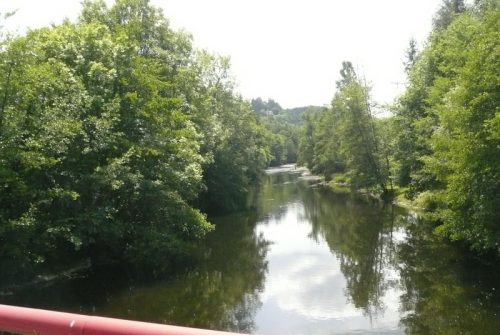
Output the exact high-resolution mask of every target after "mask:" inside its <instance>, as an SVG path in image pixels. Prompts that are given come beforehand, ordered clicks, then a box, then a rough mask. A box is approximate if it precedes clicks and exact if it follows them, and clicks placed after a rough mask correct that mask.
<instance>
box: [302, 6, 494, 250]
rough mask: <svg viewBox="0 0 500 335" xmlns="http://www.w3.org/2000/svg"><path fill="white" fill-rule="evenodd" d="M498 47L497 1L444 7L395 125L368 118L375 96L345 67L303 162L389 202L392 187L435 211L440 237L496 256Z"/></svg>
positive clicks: (307, 135)
mask: <svg viewBox="0 0 500 335" xmlns="http://www.w3.org/2000/svg"><path fill="white" fill-rule="evenodd" d="M499 40H500V9H499V5H498V2H497V1H489V0H484V1H476V2H475V4H474V5H473V6H470V7H468V6H466V5H465V4H464V2H463V1H460V0H445V1H443V5H442V7H441V8H440V10H439V11H438V13H437V14H436V17H435V19H434V29H433V31H432V33H431V35H430V37H429V40H428V42H427V44H426V45H425V48H424V49H423V50H422V51H421V52H418V51H417V50H416V44H415V41H411V42H410V47H409V49H408V53H407V60H406V62H405V68H406V70H407V73H408V81H409V83H408V87H407V89H406V91H405V92H404V94H403V95H402V96H401V97H400V98H399V99H398V101H397V103H396V104H395V105H394V106H392V110H393V112H394V116H393V117H390V118H386V119H374V118H372V117H371V115H370V114H371V113H370V102H369V99H368V88H367V87H366V85H364V84H363V82H361V81H360V80H359V79H357V77H356V75H355V74H350V73H351V72H352V73H353V71H352V66H350V65H349V63H344V64H343V69H342V71H341V75H342V79H341V81H340V82H339V83H338V84H337V93H336V94H335V97H334V99H333V101H332V106H331V107H330V108H327V109H324V110H323V111H321V112H316V113H311V114H309V115H306V116H305V122H306V124H305V126H304V128H303V130H302V135H301V142H300V150H299V160H300V161H301V162H302V163H304V164H306V165H307V166H308V167H310V168H311V169H312V170H313V171H315V172H318V173H322V174H324V175H325V176H327V177H328V178H330V177H333V178H334V181H337V182H343V183H349V184H350V185H351V186H352V187H353V188H355V189H359V188H368V189H372V190H377V189H378V190H379V191H381V193H382V194H390V193H391V192H387V189H388V187H387V184H389V185H390V184H391V183H392V182H394V183H395V184H396V186H397V187H398V191H399V192H401V193H404V195H405V197H406V198H407V199H410V200H413V201H414V202H415V203H416V204H418V205H420V206H423V207H426V209H430V210H433V217H434V219H435V220H436V222H437V223H438V228H437V229H436V231H437V232H438V233H440V234H442V235H444V236H447V237H449V238H450V239H452V240H461V241H464V242H466V244H468V245H469V246H470V247H472V248H473V249H475V250H492V249H493V250H499V249H500V225H499V224H500V207H499V206H498V200H499V199H500V131H499V129H500V122H499V120H500V109H499V108H500V107H499V106H500V76H499V72H498V69H499V68H500V45H499V43H498V41H499ZM349 78H354V79H352V80H349ZM349 82H351V84H349ZM390 188H391V187H389V189H390Z"/></svg>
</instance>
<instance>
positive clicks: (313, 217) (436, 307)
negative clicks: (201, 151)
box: [0, 171, 500, 335]
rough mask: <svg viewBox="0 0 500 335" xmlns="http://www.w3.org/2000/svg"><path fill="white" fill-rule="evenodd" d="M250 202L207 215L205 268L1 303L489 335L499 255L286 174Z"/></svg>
mask: <svg viewBox="0 0 500 335" xmlns="http://www.w3.org/2000/svg"><path fill="white" fill-rule="evenodd" d="M251 201H252V202H251V208H252V210H251V211H247V212H243V213H238V214H234V215H230V216H225V217H222V218H215V219H213V220H214V222H215V223H216V225H217V229H216V231H215V232H214V233H212V234H211V235H210V236H209V237H208V239H207V240H206V241H205V242H204V244H203V245H200V249H201V250H203V251H204V254H205V257H204V261H203V262H202V263H201V264H199V265H198V266H196V267H195V268H192V269H191V270H190V271H186V272H185V273H184V274H181V275H179V276H178V277H176V278H169V279H164V280H161V281H157V280H156V281H155V280H150V281H147V280H136V279H134V280H130V279H127V278H125V279H124V278H121V277H120V276H119V275H117V274H114V275H113V274H111V276H108V275H104V274H99V275H95V276H89V277H88V278H80V279H77V280H73V281H68V282H67V283H65V284H64V285H62V284H59V283H58V285H57V286H53V287H36V288H29V289H25V290H21V291H16V292H14V294H11V295H4V296H1V295H0V302H3V303H10V304H20V305H27V306H35V307H45V308H53V309H60V310H67V311H80V312H85V313H93V314H98V315H108V316H116V317H122V318H129V319H137V320H144V321H155V322H163V323H169V324H178V325H185V326H195V327H202V328H211V329H220V330H232V331H240V332H245V333H255V334H267V335H271V334H272V335H280V334H312V335H314V334H318V335H319V334H361V333H362V334H497V333H498V330H499V329H500V295H499V293H498V291H499V290H500V287H498V286H499V284H500V271H498V270H499V269H500V267H499V266H498V260H494V259H491V260H489V261H485V260H484V258H481V259H482V260H481V261H480V259H479V258H477V259H475V258H471V256H469V258H468V257H467V256H466V255H467V254H466V253H463V252H461V251H460V250H459V249H457V248H456V247H452V246H449V245H447V244H445V243H443V242H441V241H437V240H436V239H435V238H434V237H433V235H432V234H431V233H430V229H431V228H432V227H430V226H429V224H426V223H424V222H421V220H420V219H419V218H418V216H416V215H414V214H411V213H409V212H408V211H406V210H403V209H398V208H396V207H392V206H383V205H382V204H380V203H378V202H377V201H373V200H371V199H370V198H360V197H353V196H350V195H346V194H334V193H332V192H329V191H328V190H326V189H322V188H321V187H312V186H311V184H310V182H309V181H307V180H301V179H300V178H299V175H298V174H297V173H294V171H292V173H287V172H286V171H282V172H281V173H275V174H272V175H269V176H268V179H267V181H266V183H264V184H263V185H262V187H261V188H260V189H259V191H258V192H256V193H255V194H254V195H253V196H252V199H251ZM488 262H489V263H488Z"/></svg>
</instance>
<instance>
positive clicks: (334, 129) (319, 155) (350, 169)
mask: <svg viewBox="0 0 500 335" xmlns="http://www.w3.org/2000/svg"><path fill="white" fill-rule="evenodd" d="M340 74H341V79H340V80H339V81H338V82H337V93H336V94H335V96H334V98H333V100H332V105H331V107H330V108H324V109H323V110H321V111H319V112H316V113H309V114H307V115H306V116H305V122H306V125H305V127H304V130H303V134H302V136H303V137H302V141H301V149H300V156H299V162H301V163H303V164H305V165H307V166H308V167H309V168H310V169H311V170H312V171H313V172H315V173H321V174H323V175H325V177H327V179H329V178H330V177H332V175H334V174H336V173H337V174H338V173H343V174H344V177H346V178H347V179H348V180H349V182H350V183H351V184H352V186H353V187H354V188H357V189H358V188H364V187H370V186H375V185H376V186H378V187H379V188H380V191H381V192H382V194H383V195H384V196H386V195H387V194H388V193H389V189H388V187H387V180H388V171H387V166H386V164H385V161H384V160H383V158H384V157H383V155H382V153H383V150H381V149H380V143H379V142H380V138H379V136H377V129H376V128H377V127H376V120H375V118H374V117H373V116H372V111H371V102H370V98H369V88H368V87H367V86H366V85H365V84H364V83H363V81H362V80H361V79H360V78H359V76H358V75H357V74H356V72H355V70H354V68H353V65H352V64H351V63H350V62H344V63H343V64H342V70H341V71H340Z"/></svg>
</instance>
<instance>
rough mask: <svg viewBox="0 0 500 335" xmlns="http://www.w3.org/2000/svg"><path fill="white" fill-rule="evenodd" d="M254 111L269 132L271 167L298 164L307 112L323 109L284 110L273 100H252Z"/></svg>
mask: <svg viewBox="0 0 500 335" xmlns="http://www.w3.org/2000/svg"><path fill="white" fill-rule="evenodd" d="M251 105H252V110H253V111H254V112H255V113H256V114H257V115H258V118H259V120H260V121H261V123H262V125H263V126H264V127H265V128H266V130H267V143H268V144H269V148H270V150H271V162H270V165H271V166H278V165H283V164H290V163H296V162H297V160H298V151H299V137H300V127H301V126H302V124H303V123H304V119H303V115H305V113H306V112H307V111H309V112H312V111H314V110H318V109H321V108H320V107H316V106H307V107H295V108H290V109H284V108H282V107H281V106H280V104H279V103H277V102H276V101H274V100H273V99H268V100H267V101H265V100H262V98H260V97H259V98H256V99H252V101H251Z"/></svg>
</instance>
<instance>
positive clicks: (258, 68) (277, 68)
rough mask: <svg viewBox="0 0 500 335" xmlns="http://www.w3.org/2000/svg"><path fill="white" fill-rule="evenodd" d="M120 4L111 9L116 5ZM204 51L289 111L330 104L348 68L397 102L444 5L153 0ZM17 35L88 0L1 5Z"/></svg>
mask: <svg viewBox="0 0 500 335" xmlns="http://www.w3.org/2000/svg"><path fill="white" fill-rule="evenodd" d="M111 2H112V1H108V3H111ZM152 3H153V4H155V5H157V6H159V7H162V8H163V9H164V12H165V15H166V16H167V17H168V18H169V19H170V22H171V24H172V26H173V27H174V28H175V29H180V28H183V29H185V30H186V31H188V32H190V33H192V35H193V37H194V42H195V45H196V46H197V47H201V48H206V49H208V50H210V51H212V52H215V53H218V54H221V55H227V56H230V57H231V63H232V71H233V73H234V75H235V77H236V79H237V82H238V85H239V91H240V92H241V94H242V95H243V96H244V97H245V98H248V99H251V98H255V97H258V96H261V97H262V98H264V99H267V98H272V99H274V100H276V101H278V102H279V103H280V104H281V105H282V106H283V107H297V106H305V105H324V104H329V102H330V100H331V98H332V96H333V92H334V89H335V81H336V80H337V79H338V78H339V70H340V67H341V63H342V61H344V60H350V61H352V62H353V63H354V65H355V66H356V67H357V69H358V72H359V73H360V74H362V75H364V76H365V77H366V79H367V81H368V83H371V84H372V86H373V91H372V93H373V97H374V99H375V101H377V102H378V103H388V102H391V101H392V100H393V99H394V97H395V96H396V95H397V94H398V93H399V92H401V91H402V89H403V85H402V84H398V83H402V82H404V81H405V76H404V71H403V64H402V63H403V60H404V53H405V50H406V48H407V46H408V42H409V40H410V38H411V37H414V38H415V39H416V40H417V41H418V44H419V46H421V45H422V43H423V42H425V39H426V36H427V34H428V33H429V31H430V29H431V21H432V17H433V15H434V13H435V12H436V10H437V8H438V7H439V5H440V3H441V0H378V1H374V0H210V1H209V0H152ZM12 9H18V11H17V13H16V15H15V16H14V17H12V18H10V19H9V20H8V25H7V27H8V28H9V29H11V30H12V29H19V31H22V30H23V29H25V28H26V27H31V28H35V27H40V26H44V25H48V24H50V23H59V22H61V21H62V19H63V18H64V17H68V18H70V19H74V18H76V17H77V15H78V13H79V11H80V0H43V1H42V0H0V12H6V11H7V10H12Z"/></svg>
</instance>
